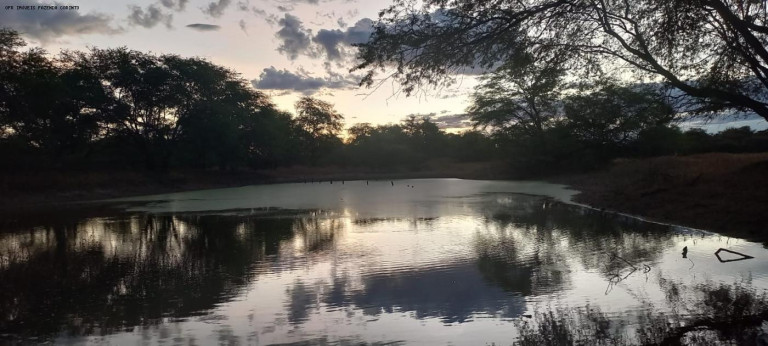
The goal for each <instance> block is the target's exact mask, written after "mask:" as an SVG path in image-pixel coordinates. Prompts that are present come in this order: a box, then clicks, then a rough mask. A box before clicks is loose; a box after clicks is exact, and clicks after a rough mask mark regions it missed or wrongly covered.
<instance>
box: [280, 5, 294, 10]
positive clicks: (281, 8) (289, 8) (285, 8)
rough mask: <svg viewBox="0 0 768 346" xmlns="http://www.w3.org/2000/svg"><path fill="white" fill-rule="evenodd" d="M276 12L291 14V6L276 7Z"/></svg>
mask: <svg viewBox="0 0 768 346" xmlns="http://www.w3.org/2000/svg"><path fill="white" fill-rule="evenodd" d="M277 10H278V11H280V12H291V11H293V6H291V5H288V6H285V5H278V6H277Z"/></svg>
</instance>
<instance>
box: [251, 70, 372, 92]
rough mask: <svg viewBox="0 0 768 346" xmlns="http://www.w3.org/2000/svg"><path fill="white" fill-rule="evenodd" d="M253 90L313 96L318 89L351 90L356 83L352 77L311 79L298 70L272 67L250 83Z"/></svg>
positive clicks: (333, 76)
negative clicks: (285, 91) (296, 71)
mask: <svg viewBox="0 0 768 346" xmlns="http://www.w3.org/2000/svg"><path fill="white" fill-rule="evenodd" d="M251 84H253V87H254V88H257V89H264V90H290V91H297V92H301V93H303V94H307V95H308V94H313V93H315V92H317V91H318V90H320V89H323V88H325V89H351V88H354V87H356V86H357V81H356V80H355V79H354V78H353V77H352V76H348V77H346V78H344V77H341V76H339V75H331V76H328V77H325V78H320V77H312V76H310V75H309V73H307V72H306V71H304V70H303V69H299V71H298V73H294V72H290V71H288V70H285V69H283V70H278V69H276V68H275V67H274V66H270V67H268V68H265V69H264V70H263V71H262V72H261V75H259V78H258V79H254V80H252V81H251Z"/></svg>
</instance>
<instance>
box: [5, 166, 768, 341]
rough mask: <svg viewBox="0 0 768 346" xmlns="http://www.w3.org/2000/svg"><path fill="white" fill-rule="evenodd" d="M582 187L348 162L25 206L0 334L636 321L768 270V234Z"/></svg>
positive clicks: (9, 256)
mask: <svg viewBox="0 0 768 346" xmlns="http://www.w3.org/2000/svg"><path fill="white" fill-rule="evenodd" d="M537 194H539V195H537ZM572 194H573V191H569V190H567V189H565V188H563V187H562V186H558V185H551V184H544V183H534V182H490V181H466V180H456V179H423V180H398V181H394V186H392V183H391V182H390V181H370V182H368V183H366V182H365V181H347V182H344V183H343V184H342V182H334V183H333V184H330V183H328V182H325V183H323V184H317V183H315V184H280V185H266V186H250V187H242V188H235V189H221V190H206V191H196V192H188V193H178V194H168V195H157V196H147V197H140V198H128V199H121V200H118V201H112V202H110V205H111V206H112V207H111V208H110V209H104V208H95V207H94V206H92V205H84V206H82V208H80V209H78V210H74V211H68V212H67V213H66V214H64V215H59V214H56V213H54V211H51V213H45V214H39V215H34V216H27V217H23V216H19V217H18V218H17V219H16V220H12V222H6V224H7V226H5V228H6V229H4V230H2V232H1V233H0V334H2V336H0V343H3V341H4V340H5V341H9V342H18V341H21V342H41V341H51V342H55V343H73V344H82V343H91V344H93V343H108V344H117V345H125V344H216V343H219V344H256V345H267V344H285V343H295V344H302V345H303V344H359V343H393V344H419V345H421V344H438V345H444V344H454V345H465V344H467V345H482V344H491V343H495V344H497V345H507V344H511V343H513V342H514V341H516V340H519V339H518V338H519V337H520V336H521V335H523V337H525V335H526V331H528V332H530V328H531V327H530V325H536V323H541V322H542V316H544V315H543V314H545V313H547V312H549V311H552V312H553V313H554V314H555V315H554V316H566V317H568V318H569V321H576V320H579V318H580V317H579V316H581V315H579V314H580V311H582V312H583V311H597V312H599V314H600V318H601V319H605V320H606V321H607V322H605V325H610V326H611V327H610V329H612V330H613V331H614V332H615V333H618V334H621V335H630V334H632V333H633V332H634V331H637V330H642V329H643V328H645V327H647V325H648V324H649V322H648V321H647V320H648V318H647V317H648V316H651V315H653V316H656V315H660V316H666V317H665V318H666V319H665V321H667V320H669V316H672V315H674V316H676V317H677V318H680V319H684V320H695V319H696V318H698V317H700V316H708V315H707V314H711V313H717V311H714V310H717V309H714V310H713V309H711V307H712V306H716V304H718V302H719V301H713V300H712V299H711V297H720V296H717V295H713V294H712V292H713V290H717V289H720V288H723V287H725V288H726V289H727V293H728V294H726V296H727V297H735V296H737V295H736V294H735V293H733V292H737V293H738V292H742V291H745V292H748V293H749V295H748V296H749V297H752V298H755V297H759V295H760V294H761V292H763V290H764V289H765V288H768V266H766V263H768V251H766V249H765V248H764V247H763V246H762V245H761V244H757V243H751V242H747V241H744V240H739V239H735V238H728V237H724V236H719V235H714V234H709V233H705V232H700V231H696V230H687V229H685V228H680V227H675V226H668V225H659V224H653V223H647V222H643V221H640V220H637V219H632V218H627V217H622V216H617V215H611V214H607V213H603V212H600V211H596V210H590V209H586V208H582V207H580V206H576V205H571V204H566V203H560V202H558V201H559V200H568V199H569V198H570V196H571V195H572ZM684 246H687V248H688V250H689V251H688V253H687V258H683V257H682V255H681V251H682V248H683V247H684ZM718 248H727V249H730V250H733V251H737V252H742V253H745V254H748V255H750V256H753V257H755V258H754V259H749V260H743V261H732V262H724V263H721V262H720V261H718V259H717V257H715V256H714V252H715V251H716V250H717V249H718ZM737 257H738V256H736V255H732V254H723V256H722V258H723V259H724V260H728V259H736V258H737ZM740 289H743V290H742V291H739V290H740ZM708 297H709V298H708ZM727 297H726V298H727ZM723 299H725V298H723ZM728 299H730V298H728ZM745 299H746V298H745ZM713 304H715V305H713ZM733 305H734V304H730V305H729V306H733ZM752 305H755V304H752ZM710 310H713V311H714V312H713V311H710ZM720 310H723V309H720ZM574 314H575V315H574ZM574 316H575V317H574ZM526 323H531V324H530V325H529V327H526ZM601 326H602V324H601ZM577 327H578V328H583V326H577ZM526 328H529V329H526ZM574 328H576V327H574ZM601 328H603V327H601ZM528 336H530V335H528ZM626 341H627V342H628V343H635V342H639V339H637V337H635V336H629V337H628V338H627V339H626Z"/></svg>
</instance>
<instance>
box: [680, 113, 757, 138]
mask: <svg viewBox="0 0 768 346" xmlns="http://www.w3.org/2000/svg"><path fill="white" fill-rule="evenodd" d="M677 125H678V126H680V129H682V130H683V131H687V130H690V129H702V130H704V131H706V132H707V133H710V134H713V133H718V132H722V131H724V130H727V129H729V128H739V127H744V126H747V127H749V128H751V129H752V130H753V131H763V130H768V121H765V119H763V118H761V117H758V116H748V117H736V116H726V117H723V118H720V119H718V118H716V119H712V120H706V119H691V120H686V121H682V122H680V123H678V124H677Z"/></svg>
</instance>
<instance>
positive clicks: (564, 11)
mask: <svg viewBox="0 0 768 346" xmlns="http://www.w3.org/2000/svg"><path fill="white" fill-rule="evenodd" d="M763 5H764V4H763V3H762V2H760V1H752V0H734V1H722V0H695V1H689V0H672V1H661V0H640V1H570V0H532V1H513V0H500V1H480V2H478V1H472V0H450V1H448V0H426V1H418V2H417V1H412V0H395V1H394V4H393V5H391V6H390V7H389V8H387V9H385V10H383V11H381V12H380V16H379V20H378V22H377V23H376V24H375V26H374V32H373V34H372V36H371V38H370V40H369V41H368V42H367V43H364V44H360V45H358V59H359V64H358V65H357V66H356V69H358V70H364V71H365V72H366V76H365V78H364V79H363V82H362V83H363V84H364V85H368V86H371V85H373V84H374V83H375V82H376V81H375V77H376V75H377V74H378V73H379V72H381V71H386V72H387V73H391V74H390V75H388V77H391V78H394V80H395V81H397V82H398V83H399V84H401V85H402V86H403V89H404V91H405V92H406V93H408V94H410V93H412V92H413V91H414V90H416V89H418V88H419V87H423V86H427V85H432V86H443V85H446V84H450V83H451V82H452V78H453V77H452V75H453V74H454V73H461V72H468V71H469V72H472V71H477V70H480V71H483V70H485V71H487V70H492V69H493V68H495V67H496V66H498V64H499V63H502V64H503V63H506V62H508V61H512V60H514V57H515V56H517V55H518V54H520V53H519V52H521V51H523V52H533V53H537V52H541V51H547V50H550V49H558V50H559V51H561V52H565V54H566V56H567V59H565V60H564V61H563V62H562V64H561V66H562V69H563V70H566V71H568V72H569V74H570V75H571V76H574V77H577V76H595V75H599V74H600V73H602V72H614V71H621V72H625V71H629V72H634V73H635V75H636V76H637V77H638V78H645V79H646V80H648V81H657V80H659V79H661V80H664V81H665V82H667V83H669V84H670V85H671V86H673V87H675V88H677V89H680V90H682V91H683V92H685V93H686V94H688V95H690V96H693V97H695V98H697V99H698V100H699V101H700V103H699V104H698V105H697V106H698V107H699V110H717V109H723V108H735V109H740V110H749V111H753V112H755V113H757V114H759V115H761V116H762V117H764V118H766V119H768V98H766V87H768V50H767V49H766V42H768V14H767V13H766V11H768V10H767V9H766V7H765V6H763Z"/></svg>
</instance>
